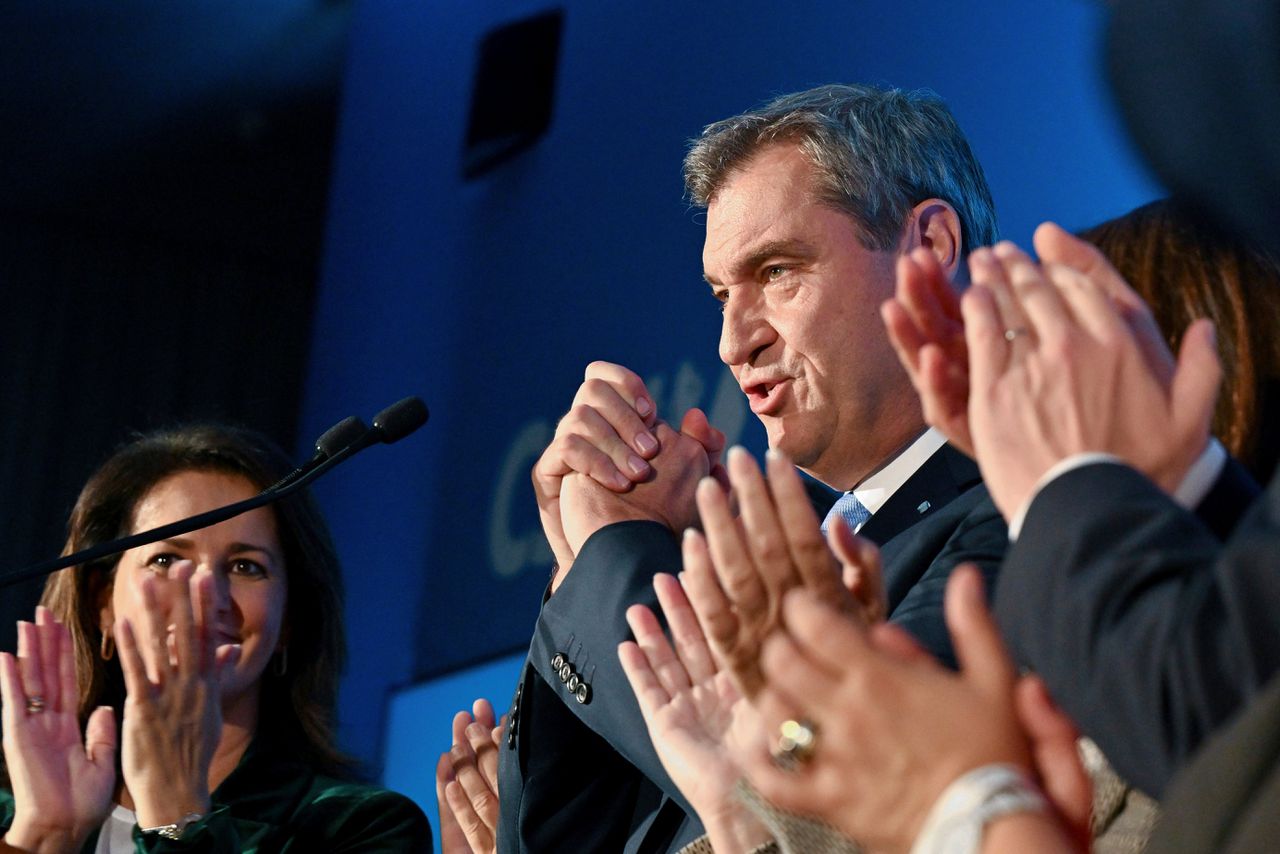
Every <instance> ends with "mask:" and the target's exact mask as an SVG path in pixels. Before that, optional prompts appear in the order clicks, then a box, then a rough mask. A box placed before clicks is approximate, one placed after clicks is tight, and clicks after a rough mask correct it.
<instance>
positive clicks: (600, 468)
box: [532, 362, 724, 585]
mask: <svg viewBox="0 0 1280 854" xmlns="http://www.w3.org/2000/svg"><path fill="white" fill-rule="evenodd" d="M664 426H665V425H660V424H659V422H658V417H657V410H656V406H655V404H654V401H653V397H652V395H650V394H649V391H648V389H647V388H645V385H644V381H643V380H641V379H640V377H639V376H638V375H636V374H635V373H634V372H632V371H630V370H628V369H627V368H624V367H623V366H621V365H615V364H612V363H610V362H592V363H591V364H590V365H588V366H587V370H586V375H585V378H584V381H583V383H582V385H581V386H580V387H579V389H578V393H577V394H576V395H575V397H574V401H573V406H572V407H571V408H570V409H569V411H568V412H567V413H566V414H565V416H564V417H563V418H562V419H561V420H560V423H559V424H558V425H557V426H556V433H555V438H554V439H553V440H552V441H551V444H550V445H548V446H547V449H546V451H544V452H543V454H542V456H541V457H540V458H539V459H538V462H537V464H535V465H534V467H533V473H532V475H533V490H534V493H535V495H536V496H537V501H538V513H539V515H540V517H541V521H542V528H543V532H544V534H545V535H546V537H547V542H548V543H549V544H550V545H551V551H552V553H553V554H554V555H555V558H556V564H557V566H558V567H559V569H560V572H559V573H558V574H557V577H556V579H555V581H554V582H553V584H555V585H558V584H559V582H560V581H561V580H562V579H563V576H564V574H565V573H566V572H568V570H569V568H570V567H571V566H572V564H573V560H574V558H575V557H576V555H577V549H576V548H574V545H573V541H574V540H575V539H576V541H577V542H578V543H579V544H580V543H581V541H582V540H583V539H584V537H583V536H582V530H583V527H584V524H585V521H584V520H582V519H574V518H573V517H572V514H571V518H569V519H568V520H566V519H565V518H564V515H565V508H564V507H563V505H562V500H561V499H562V494H563V491H564V487H565V482H564V481H565V478H566V477H568V476H569V475H570V474H579V475H583V476H584V477H585V478H587V479H589V480H590V481H592V482H593V483H594V484H596V485H597V486H598V487H599V490H594V491H597V492H598V491H603V492H613V493H627V492H630V491H631V490H632V488H633V487H634V486H636V485H637V484H640V483H646V482H649V481H652V480H654V479H655V476H656V475H655V471H654V465H653V464H654V462H655V460H654V458H655V457H656V456H657V455H658V453H659V450H660V449H663V448H666V447H667V445H666V444H665V443H663V442H662V441H661V435H660V432H661V428H662V427H664ZM667 430H668V432H670V428H667ZM680 431H681V435H682V436H683V437H684V438H688V439H693V440H694V441H696V442H697V443H699V444H700V445H702V448H703V451H704V453H705V454H706V455H707V457H708V459H709V466H710V467H711V470H712V471H713V472H715V471H716V470H717V469H718V467H719V466H718V464H719V459H720V452H721V451H722V450H723V449H724V435H723V434H722V433H720V431H718V430H716V429H714V428H713V427H711V425H710V424H708V423H707V419H706V416H705V415H703V414H702V412H701V411H700V410H696V409H693V410H690V411H689V412H688V413H686V414H685V415H684V417H683V420H682V423H681V427H680ZM668 468H670V466H668ZM658 475H660V473H658ZM585 491H586V492H592V491H593V490H585ZM582 492H583V490H580V491H579V494H582ZM650 492H653V490H650ZM643 502H644V499H643V498H642V499H640V501H639V503H640V504H643ZM688 503H689V506H690V507H692V498H689V499H688ZM594 504H595V505H596V506H601V505H603V506H611V505H610V503H609V502H607V501H605V500H603V497H600V498H598V500H596V501H595V502H594ZM612 506H625V505H612ZM576 509H577V510H581V509H582V507H581V505H579V506H578V507H577V508H576ZM676 515H684V514H683V513H678V514H676ZM657 521H663V520H661V519H659V520H657ZM566 528H568V529H569V532H568V533H566ZM675 530H679V529H675ZM575 534H576V537H575V536H574V535H575Z"/></svg>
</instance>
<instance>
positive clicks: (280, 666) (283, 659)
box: [276, 646, 289, 676]
mask: <svg viewBox="0 0 1280 854" xmlns="http://www.w3.org/2000/svg"><path fill="white" fill-rule="evenodd" d="M288 669H289V647H287V646H282V647H280V652H279V654H278V655H276V675H277V676H283V675H284V674H285V672H286V671H287V670H288Z"/></svg>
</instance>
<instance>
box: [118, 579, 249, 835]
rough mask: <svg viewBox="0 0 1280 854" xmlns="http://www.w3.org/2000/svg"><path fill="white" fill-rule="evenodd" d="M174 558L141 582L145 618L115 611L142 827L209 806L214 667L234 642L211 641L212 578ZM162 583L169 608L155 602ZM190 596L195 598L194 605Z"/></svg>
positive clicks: (226, 660) (216, 710)
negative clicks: (164, 572) (137, 621)
mask: <svg viewBox="0 0 1280 854" xmlns="http://www.w3.org/2000/svg"><path fill="white" fill-rule="evenodd" d="M194 570H195V566H194V564H193V563H192V562H191V561H189V560H182V561H176V562H175V563H174V564H173V566H172V568H171V570H170V574H169V577H168V578H159V577H156V576H153V575H147V576H144V577H143V578H142V580H141V581H140V582H139V584H140V593H141V598H142V603H143V607H144V609H145V612H146V622H145V625H143V626H142V627H141V629H140V630H139V629H137V628H135V627H134V626H133V624H132V623H131V622H130V621H129V620H128V619H127V618H124V617H120V618H117V620H116V626H115V636H116V639H117V640H116V646H117V648H118V649H119V653H120V666H121V669H122V670H123V671H124V681H125V688H126V690H127V691H128V696H127V698H126V700H125V706H124V726H123V739H122V741H123V752H122V760H123V761H122V763H121V767H122V770H123V774H124V782H125V786H126V787H127V789H128V791H129V794H130V796H131V797H132V798H133V802H134V805H135V807H134V808H135V811H136V813H137V816H138V824H139V825H140V826H142V827H154V826H158V825H165V824H172V823H175V822H177V821H178V820H179V819H181V818H182V817H183V816H184V815H187V814H189V813H198V814H201V815H203V814H206V813H208V812H209V808H210V800H209V765H210V763H211V761H212V759H213V754H214V750H215V749H216V748H217V746H218V740H219V738H220V737H221V735H222V709H221V695H220V692H219V689H218V674H219V671H220V670H221V668H223V667H228V666H232V665H234V663H235V661H236V660H237V659H238V657H239V653H240V648H239V646H232V645H226V646H222V647H217V646H216V643H215V636H214V632H213V631H212V630H211V629H210V628H209V623H210V622H211V621H212V616H213V612H214V604H213V598H214V592H213V578H212V576H210V575H209V574H208V573H200V574H196V573H195V572H194ZM162 585H163V587H164V589H165V590H166V591H167V593H168V597H167V598H168V607H164V606H162V605H161V603H160V597H159V595H158V594H159V592H160V588H161V586H162ZM193 600H194V604H193Z"/></svg>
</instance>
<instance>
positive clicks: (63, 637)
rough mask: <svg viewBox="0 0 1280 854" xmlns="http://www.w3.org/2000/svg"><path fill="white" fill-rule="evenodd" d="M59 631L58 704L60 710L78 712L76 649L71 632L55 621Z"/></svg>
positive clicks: (56, 707) (78, 691) (57, 707)
mask: <svg viewBox="0 0 1280 854" xmlns="http://www.w3.org/2000/svg"><path fill="white" fill-rule="evenodd" d="M54 626H55V627H56V628H57V633H58V649H59V654H58V705H57V706H55V707H54V708H55V709H57V710H58V711H60V712H69V713H71V714H76V713H78V712H79V711H80V690H79V687H78V686H77V685H76V651H75V647H74V646H73V645H72V642H71V632H69V631H68V630H67V627H66V626H64V625H62V624H61V623H59V622H57V621H56V620H55V621H54Z"/></svg>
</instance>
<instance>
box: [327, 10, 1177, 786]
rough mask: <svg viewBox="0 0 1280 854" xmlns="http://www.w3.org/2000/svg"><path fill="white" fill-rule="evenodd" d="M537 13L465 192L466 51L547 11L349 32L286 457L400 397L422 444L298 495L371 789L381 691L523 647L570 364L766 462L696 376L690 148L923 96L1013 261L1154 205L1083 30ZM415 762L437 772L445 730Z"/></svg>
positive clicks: (1039, 17) (748, 15)
mask: <svg viewBox="0 0 1280 854" xmlns="http://www.w3.org/2000/svg"><path fill="white" fill-rule="evenodd" d="M558 7H559V8H562V9H564V11H565V30H564V38H563V44H562V53H561V61H560V69H559V79H558V85H557V91H556V106H555V115H554V119H553V122H552V126H551V128H550V130H549V132H548V133H547V135H546V136H545V138H543V139H542V140H541V142H540V143H539V144H538V145H537V146H536V147H535V148H533V149H532V150H530V151H528V152H526V153H525V154H523V155H521V156H519V157H518V158H517V159H515V160H514V161H512V162H510V163H507V164H505V165H503V166H501V167H499V168H498V169H496V170H495V171H493V172H492V173H490V174H487V175H485V176H483V177H481V178H480V179H478V180H475V181H473V182H469V183H468V182H464V181H463V180H462V178H461V152H462V140H463V137H464V133H465V128H466V120H467V115H468V108H469V98H470V90H471V74H472V70H473V65H474V60H475V56H474V54H475V49H476V46H477V44H478V41H479V39H480V38H481V37H482V35H483V34H484V33H485V32H486V31H487V30H488V29H489V28H491V27H493V26H496V25H498V24H501V23H505V22H509V21H511V20H514V19H517V18H520V17H523V16H525V15H529V14H532V13H536V12H540V11H543V10H545V9H546V8H549V7H548V6H546V5H545V4H542V3H534V2H526V1H525V0H507V2H495V0H488V2H486V0H467V2H434V3H433V2H417V3H405V2H401V0H365V2H362V3H360V4H358V7H357V11H356V14H355V16H354V21H353V27H352V33H351V45H350V57H349V63H348V68H347V73H346V78H345V86H344V95H343V107H342V116H341V126H340V133H339V138H338V142H337V149H336V152H337V153H336V158H337V160H336V167H335V173H334V177H333V185H332V191H331V211H330V216H329V225H328V235H327V245H326V252H325V259H324V272H323V278H322V283H321V288H320V294H319V302H318V306H317V312H316V317H315V336H314V352H313V353H312V356H311V367H310V371H309V375H308V377H307V379H306V388H307V393H306V404H305V409H304V417H303V423H302V434H303V435H313V434H317V433H319V432H320V431H321V430H323V429H324V428H325V427H327V426H328V425H329V424H331V423H332V422H334V421H336V420H337V419H338V418H340V417H342V416H344V415H347V414H349V413H358V414H361V415H364V416H366V417H367V416H368V415H370V414H372V413H373V412H374V411H376V410H377V409H379V408H381V406H383V405H385V404H386V403H388V402H390V401H392V400H394V399H397V398H399V397H401V396H403V395H405V394H409V393H417V394H421V395H422V396H423V397H424V398H425V399H426V400H427V402H428V403H429V405H430V406H431V409H432V419H431V423H430V424H429V425H428V426H427V427H426V429H425V430H424V431H422V433H421V434H419V435H415V436H413V437H411V438H409V439H407V440H405V441H404V442H403V443H402V444H400V445H396V446H394V447H391V448H375V449H372V450H370V451H369V452H367V454H366V455H365V457H366V458H362V459H360V460H357V461H354V462H353V463H351V464H349V465H348V466H346V467H345V468H344V469H343V470H340V471H338V472H336V473H335V474H334V476H333V477H331V478H330V479H329V480H328V481H327V482H326V483H325V484H323V485H322V487H321V489H320V490H319V493H320V498H321V500H322V502H323V504H324V506H325V508H326V510H327V512H328V515H329V518H330V520H331V521H332V524H333V528H334V533H335V536H336V537H337V540H338V544H339V548H340V550H341V553H342V555H343V558H344V561H345V564H346V574H347V575H346V577H347V587H348V606H347V619H348V635H349V638H350V647H351V663H350V668H349V673H348V676H347V678H346V681H345V683H344V686H343V694H342V704H341V715H342V737H343V742H344V744H345V745H346V746H347V747H348V748H349V749H351V750H353V751H355V752H356V753H357V754H358V755H360V756H361V757H363V758H365V759H367V760H369V761H370V762H371V763H372V764H373V765H374V766H375V767H376V766H379V765H381V764H382V763H383V762H384V761H390V760H389V759H388V758H387V757H386V756H384V736H383V724H384V719H385V717H386V712H387V702H388V700H387V698H388V696H389V692H391V691H392V690H393V689H396V688H398V687H403V686H405V685H408V684H410V683H414V682H419V681H421V680H426V679H431V678H433V677H437V676H440V675H442V674H448V673H451V672H454V671H458V670H461V669H465V668H467V667H469V666H471V665H474V664H477V663H481V662H484V661H487V660H489V659H492V658H494V657H496V656H498V655H501V654H503V653H509V652H511V651H513V650H517V649H519V648H521V647H522V646H523V645H524V644H525V642H526V640H527V638H528V636H529V634H530V630H531V627H532V624H533V620H534V618H535V616H536V613H537V608H538V605H539V601H540V597H541V594H542V590H543V586H544V583H545V581H546V577H547V572H548V569H549V563H550V558H549V552H548V551H547V549H546V546H545V544H544V543H543V542H542V541H541V537H540V534H539V529H538V525H537V515H536V511H535V508H534V504H533V498H532V490H531V488H530V487H529V481H528V471H529V468H530V466H531V465H532V463H533V461H534V459H535V458H536V456H537V454H538V452H539V450H540V449H541V447H542V446H543V445H544V444H545V443H546V441H547V440H548V439H549V437H550V435H551V431H552V429H553V425H554V423H555V419H556V417H557V416H558V415H559V414H560V413H561V412H562V411H563V410H564V409H565V408H566V406H567V405H568V403H569V401H570V398H571V397H572V395H573V393H574V390H575V388H576V387H577V384H578V382H579V381H580V378H581V372H582V369H583V367H584V366H585V365H586V363H587V362H589V361H590V360H592V359H609V360H612V361H618V362H622V363H624V364H627V365H629V366H631V367H633V368H634V369H636V370H637V371H639V372H640V373H641V374H642V375H643V376H645V377H647V378H649V380H650V381H651V383H652V384H653V386H654V387H655V391H656V392H657V397H658V400H659V402H660V406H661V407H662V409H663V410H664V412H665V413H667V414H669V415H671V416H672V417H677V416H678V415H679V413H680V412H681V411H683V409H684V408H685V407H687V406H690V405H701V406H703V407H705V408H707V409H709V411H710V412H711V413H712V417H713V420H715V421H718V422H719V423H720V425H721V426H722V427H724V428H725V429H726V430H727V432H729V433H730V435H731V437H732V438H740V439H742V440H743V441H745V442H747V443H748V445H749V446H750V447H752V448H754V449H756V450H759V449H760V448H761V444H762V431H761V430H760V429H759V427H758V425H757V424H756V423H755V421H754V419H752V418H751V417H750V415H749V413H748V412H747V411H746V409H745V406H744V405H743V403H742V401H741V399H740V395H739V393H738V391H737V389H736V387H735V386H733V385H732V383H731V382H728V381H726V377H727V372H726V371H725V370H724V369H723V367H722V366H721V365H720V363H719V362H718V361H717V358H716V352H715V351H716V339H717V333H718V319H719V315H718V313H717V309H716V305H715V303H714V302H713V300H712V299H711V298H710V296H709V295H708V291H707V288H706V286H705V284H704V283H703V282H702V280H701V276H700V274H701V267H700V252H701V241H702V226H701V223H700V220H699V216H698V215H697V213H696V212H693V211H691V210H690V209H689V208H688V206H687V204H686V203H685V202H684V200H683V199H682V187H681V181H680V160H681V157H682V154H683V152H684V149H685V143H686V140H687V139H688V138H689V137H691V136H693V135H695V134H697V133H698V131H699V130H700V129H701V127H702V126H703V125H704V124H706V123H707V122H709V121H712V120H714V119H717V118H721V117H724V116H726V115H729V114H731V113H734V112H737V111H739V110H741V109H744V108H746V107H749V106H751V105H753V104H754V103H756V102H759V101H761V100H763V99H766V98H768V97H770V96H772V95H774V94H778V93H782V92H787V91H791V90H795V89H800V88H805V87H809V86H812V85H816V84H820V83H824V82H830V81H861V82H871V83H883V84H892V85H897V86H903V87H922V86H927V87H930V88H933V89H935V90H936V91H937V92H939V93H940V94H941V95H942V96H943V97H944V98H946V99H947V101H948V102H949V103H950V104H951V106H952V108H953V110H954V112H955V113H956V115H957V117H958V118H959V120H960V123H961V124H962V125H963V126H964V128H965V129H966V130H967V132H968V134H969V137H970V139H971V141H972V143H973V146H974V148H975V150H976V152H977V154H978V156H979V158H980V159H981V160H982V162H983V163H984V165H985V167H986V169H987V174H988V177H989V179H990V182H991V185H992V188H993V191H994V194H995V198H996V201H997V204H998V206H999V208H1000V212H1001V221H1002V224H1003V228H1004V233H1005V235H1006V236H1008V237H1011V238H1013V239H1015V240H1018V241H1020V242H1024V243H1025V242H1026V241H1028V240H1029V237H1030V234H1031V231H1032V229H1033V228H1034V226H1035V224H1036V223H1038V222H1039V221H1041V220H1042V219H1046V218H1055V219H1057V220H1058V221H1060V222H1062V223H1063V224H1065V225H1067V226H1069V227H1078V226H1084V225H1087V224H1091V223H1093V222H1095V221H1097V220H1100V219H1103V218H1105V217H1108V216H1112V215H1115V214H1118V213H1120V212H1122V211H1124V210H1126V209H1128V208H1130V207H1133V206H1135V205H1137V204H1139V203H1141V202H1144V201H1146V200H1148V199H1150V198H1152V197H1153V196H1154V195H1156V189H1155V187H1154V185H1153V184H1152V182H1151V181H1150V180H1149V179H1148V178H1147V177H1146V175H1145V173H1144V172H1142V171H1141V169H1140V167H1139V166H1138V165H1137V161H1136V158H1135V156H1134V155H1133V154H1132V152H1131V151H1130V149H1129V147H1128V145H1127V144H1126V143H1125V142H1124V141H1123V139H1122V138H1121V136H1120V131H1119V128H1118V123H1117V120H1116V118H1115V116H1114V115H1113V111H1112V108H1111V106H1110V105H1109V102H1108V101H1107V99H1106V98H1105V95H1104V87H1103V84H1102V81H1101V75H1100V70H1099V63H1098V53H1099V44H1098V41H1099V33H1100V23H1101V15H1102V14H1103V12H1102V7H1101V4H1097V5H1095V4H1090V3H1085V2H1080V0H1043V2H1039V3H1026V2H1024V0H1002V2H989V3H984V4H980V5H979V4H957V3H947V2H935V0H928V2H925V0H921V2H917V3H906V4H904V3H887V2H874V3H873V2H849V0H831V2H808V3H804V2H801V3H795V2H792V3H788V4H785V7H784V5H783V4H773V3H765V2H753V0H733V2H727V0H703V2H698V3H688V2H675V0H652V2H645V3H622V2H609V0H566V2H562V3H559V4H558ZM493 699H495V701H497V702H498V705H499V706H502V705H503V704H505V701H506V699H508V698H507V697H505V696H499V697H494V698H493ZM470 700H471V698H470V697H469V696H458V697H457V698H456V705H457V707H458V708H463V707H465V706H467V705H468V704H469V702H470ZM412 735H413V733H412V732H410V733H409V736H408V737H412ZM401 737H405V736H404V733H403V732H402V733H401ZM417 737H419V738H421V739H423V740H424V741H426V742H427V743H429V745H430V749H428V750H427V753H428V754H429V755H432V756H434V755H436V754H438V753H439V752H440V750H443V749H445V748H446V747H447V739H448V732H447V728H440V727H438V726H434V725H433V726H431V727H429V728H428V727H426V726H425V722H424V727H423V730H422V731H421V732H419V733H417ZM396 749H398V748H396ZM422 773H423V774H429V773H430V768H429V767H423V768H422Z"/></svg>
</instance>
